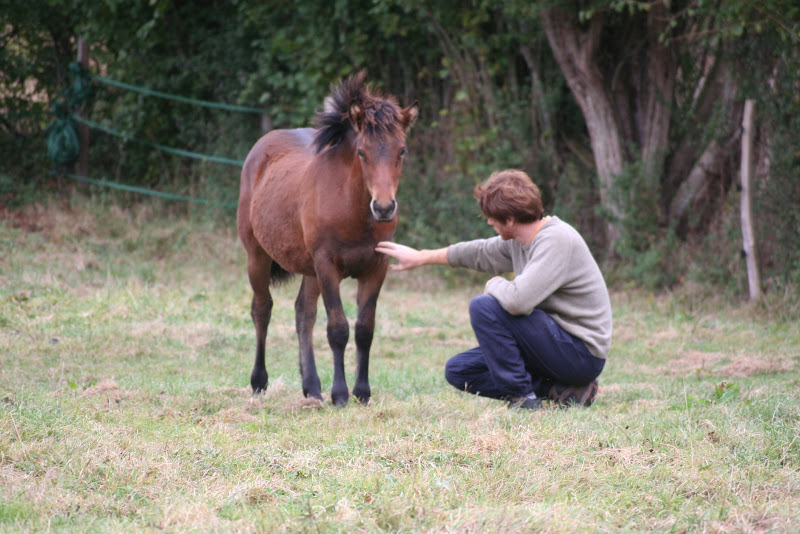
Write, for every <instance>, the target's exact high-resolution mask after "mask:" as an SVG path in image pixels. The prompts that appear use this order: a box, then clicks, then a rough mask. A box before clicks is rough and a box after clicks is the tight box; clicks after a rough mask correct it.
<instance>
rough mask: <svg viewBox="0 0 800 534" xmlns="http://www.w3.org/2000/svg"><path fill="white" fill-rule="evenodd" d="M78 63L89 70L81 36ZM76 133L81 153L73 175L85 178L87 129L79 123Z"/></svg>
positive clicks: (87, 163)
mask: <svg viewBox="0 0 800 534" xmlns="http://www.w3.org/2000/svg"><path fill="white" fill-rule="evenodd" d="M78 63H80V65H81V67H82V68H84V69H86V70H87V71H88V70H89V43H87V42H86V41H85V40H84V38H83V37H82V36H81V37H78ZM75 114H76V115H78V116H79V117H80V116H81V110H80V109H78V110H76V111H75ZM78 133H79V134H80V139H81V151H80V154H79V155H78V161H77V163H76V164H75V174H77V175H78V176H83V177H86V176H88V175H89V127H88V126H87V125H85V124H83V123H79V124H78Z"/></svg>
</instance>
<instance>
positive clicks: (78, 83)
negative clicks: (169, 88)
mask: <svg viewBox="0 0 800 534" xmlns="http://www.w3.org/2000/svg"><path fill="white" fill-rule="evenodd" d="M70 71H71V72H72V74H73V77H74V82H73V85H72V87H70V88H69V90H67V91H66V92H65V94H64V95H63V97H62V100H63V103H62V104H61V106H60V107H56V108H54V110H53V111H54V112H55V113H56V115H57V116H58V120H56V121H55V122H54V123H53V124H52V125H51V126H50V128H49V130H50V136H49V139H48V154H49V155H50V156H51V158H52V159H53V162H54V163H56V164H57V165H60V166H62V167H63V166H64V165H68V164H70V163H72V162H73V161H74V160H75V159H76V158H77V146H72V145H75V143H77V132H76V131H75V126H74V124H75V122H80V123H82V124H85V125H86V126H88V127H90V128H93V129H96V130H100V131H102V132H105V133H107V134H109V135H113V136H116V137H119V138H121V139H123V140H124V141H126V142H128V141H133V142H136V143H140V144H143V145H146V146H149V147H152V148H156V149H158V150H162V151H164V152H168V153H170V154H175V155H177V156H183V157H188V158H194V159H199V160H203V161H210V162H213V163H222V164H226V165H234V166H236V167H241V166H242V165H244V161H241V160H236V159H232V158H225V157H221V156H212V155H209V154H201V153H198V152H192V151H190V150H183V149H180V148H174V147H169V146H166V145H162V144H160V143H154V142H152V141H145V140H142V139H137V138H135V137H133V136H131V135H129V134H126V133H124V132H120V131H119V130H115V129H113V128H110V127H108V126H104V125H102V124H99V123H96V122H94V121H92V120H89V119H86V118H83V117H81V116H79V115H77V114H75V113H74V110H77V109H78V108H79V107H80V104H81V103H82V102H83V100H85V99H86V98H87V97H88V96H89V95H90V94H91V85H90V84H88V83H87V82H86V79H87V78H89V79H91V80H94V81H96V82H100V83H105V84H108V85H113V86H115V87H119V88H121V89H125V90H128V91H134V92H137V93H141V94H144V95H148V96H155V97H158V98H165V99H168V100H174V101H176V102H183V103H186V104H192V105H195V106H203V107H208V108H215V109H223V110H226V111H239V112H244V113H257V114H263V113H264V111H265V110H263V109H260V108H255V107H249V106H238V105H234V104H225V103H221V102H210V101H208V100H198V99H195V98H188V97H184V96H178V95H173V94H170V93H164V92H162V91H155V90H153V89H147V88H145V87H139V86H136V85H131V84H128V83H124V82H119V81H116V80H112V79H110V78H105V77H103V76H98V75H96V74H92V73H90V72H88V71H87V70H86V69H84V68H83V67H82V66H81V65H79V64H78V63H77V62H73V63H71V64H70ZM67 134H72V137H70V136H69V135H67ZM73 137H74V139H73ZM66 149H69V152H67V150H66ZM62 152H63V154H62ZM51 172H52V173H58V174H61V175H62V176H65V177H68V178H72V179H73V180H79V181H82V182H86V183H90V184H94V185H99V186H103V187H110V188H113V189H119V190H122V191H130V192H133V193H139V194H143V195H150V196H154V197H159V198H164V199H167V200H181V201H184V202H194V203H198V204H207V205H213V206H223V207H227V208H235V207H236V204H234V203H229V202H215V201H212V200H208V199H205V198H197V197H190V196H186V195H179V194H176V193H164V192H161V191H156V190H154V189H148V188H145V187H138V186H133V185H127V184H120V183H117V182H111V181H108V180H98V179H95V178H89V177H86V176H79V175H77V174H70V173H67V172H59V171H55V170H54V171H51Z"/></svg>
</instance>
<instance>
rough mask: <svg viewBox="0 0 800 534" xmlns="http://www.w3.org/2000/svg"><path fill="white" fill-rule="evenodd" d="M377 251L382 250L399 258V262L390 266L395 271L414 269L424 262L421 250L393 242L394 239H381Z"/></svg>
mask: <svg viewBox="0 0 800 534" xmlns="http://www.w3.org/2000/svg"><path fill="white" fill-rule="evenodd" d="M375 252H381V253H383V254H386V255H387V256H391V257H392V258H394V259H396V260H397V262H398V263H397V264H391V265H389V268H390V269H392V270H393V271H405V270H406V269H413V268H414V267H419V266H420V265H422V264H423V263H424V261H423V260H424V257H423V256H424V255H423V254H422V252H421V251H419V250H417V249H415V248H411V247H407V246H405V245H399V244H397V243H393V242H392V241H381V242H380V243H378V246H377V247H375Z"/></svg>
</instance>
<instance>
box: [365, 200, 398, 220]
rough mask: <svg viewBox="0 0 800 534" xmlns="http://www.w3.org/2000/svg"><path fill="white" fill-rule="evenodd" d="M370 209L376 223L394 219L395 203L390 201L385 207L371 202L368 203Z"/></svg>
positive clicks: (374, 201) (376, 202)
mask: <svg viewBox="0 0 800 534" xmlns="http://www.w3.org/2000/svg"><path fill="white" fill-rule="evenodd" d="M369 207H370V209H371V210H372V215H373V216H374V217H375V219H376V220H378V221H391V220H392V219H393V218H394V214H395V212H396V211H397V201H395V200H394V199H392V201H391V202H389V203H388V204H386V205H382V204H380V203H379V202H378V201H377V200H373V201H372V202H370V205H369Z"/></svg>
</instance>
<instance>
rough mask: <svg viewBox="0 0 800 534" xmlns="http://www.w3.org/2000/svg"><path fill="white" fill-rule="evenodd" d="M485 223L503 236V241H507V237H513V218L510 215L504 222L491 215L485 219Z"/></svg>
mask: <svg viewBox="0 0 800 534" xmlns="http://www.w3.org/2000/svg"><path fill="white" fill-rule="evenodd" d="M486 224H488V225H489V226H491V227H492V228H494V231H495V232H497V234H498V235H499V236H500V237H501V238H503V241H508V240H509V239H514V218H513V217H510V218H509V219H508V220H507V221H505V222H500V221H498V220H497V219H495V218H493V217H488V218H487V219H486Z"/></svg>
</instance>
